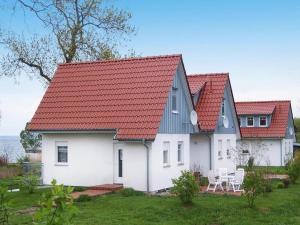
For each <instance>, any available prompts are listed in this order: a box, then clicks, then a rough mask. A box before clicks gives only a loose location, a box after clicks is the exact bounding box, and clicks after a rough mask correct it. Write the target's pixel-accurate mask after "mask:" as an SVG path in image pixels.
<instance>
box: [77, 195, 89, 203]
mask: <svg viewBox="0 0 300 225" xmlns="http://www.w3.org/2000/svg"><path fill="white" fill-rule="evenodd" d="M91 200H92V197H91V196H88V195H80V196H79V197H78V198H77V199H76V200H75V201H76V202H89V201H91Z"/></svg>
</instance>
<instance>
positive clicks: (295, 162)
mask: <svg viewBox="0 0 300 225" xmlns="http://www.w3.org/2000/svg"><path fill="white" fill-rule="evenodd" d="M287 168H288V175H289V178H290V181H291V183H292V184H295V183H296V181H297V180H298V178H299V177H300V152H297V153H296V154H295V157H294V158H293V159H291V160H290V161H289V162H288V164H287Z"/></svg>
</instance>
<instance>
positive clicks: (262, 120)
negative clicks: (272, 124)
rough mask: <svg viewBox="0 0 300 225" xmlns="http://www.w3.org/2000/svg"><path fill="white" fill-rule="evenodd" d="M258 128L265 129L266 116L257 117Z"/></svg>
mask: <svg viewBox="0 0 300 225" xmlns="http://www.w3.org/2000/svg"><path fill="white" fill-rule="evenodd" d="M259 126H260V127H266V126H267V117H266V116H260V117H259Z"/></svg>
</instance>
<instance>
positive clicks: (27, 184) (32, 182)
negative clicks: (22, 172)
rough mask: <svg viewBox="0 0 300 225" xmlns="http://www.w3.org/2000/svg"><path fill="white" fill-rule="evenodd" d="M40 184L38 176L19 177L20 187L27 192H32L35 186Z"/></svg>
mask: <svg viewBox="0 0 300 225" xmlns="http://www.w3.org/2000/svg"><path fill="white" fill-rule="evenodd" d="M39 184H40V179H39V177H38V176H34V175H26V176H24V177H22V179H21V187H22V188H23V189H24V190H26V191H27V192H28V193H29V194H32V193H33V192H34V191H35V190H36V188H37V186H38V185H39Z"/></svg>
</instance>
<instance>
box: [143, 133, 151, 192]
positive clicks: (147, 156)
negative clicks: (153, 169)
mask: <svg viewBox="0 0 300 225" xmlns="http://www.w3.org/2000/svg"><path fill="white" fill-rule="evenodd" d="M142 143H143V145H144V146H145V148H146V161H147V169H146V170H147V171H146V172H147V175H146V177H147V178H146V185H147V192H150V182H149V146H148V145H147V144H146V140H145V139H143V141H142Z"/></svg>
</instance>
